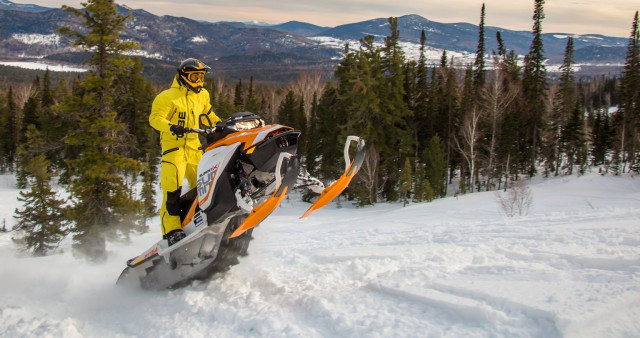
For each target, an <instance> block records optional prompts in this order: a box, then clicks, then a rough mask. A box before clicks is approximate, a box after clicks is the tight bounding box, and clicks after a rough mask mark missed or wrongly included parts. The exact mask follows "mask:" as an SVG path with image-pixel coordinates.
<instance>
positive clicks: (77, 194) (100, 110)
mask: <svg viewBox="0 0 640 338" xmlns="http://www.w3.org/2000/svg"><path fill="white" fill-rule="evenodd" d="M63 9H64V10H65V11H67V12H70V13H72V14H74V15H76V16H78V17H81V18H83V19H84V26H85V28H86V33H82V32H80V31H74V30H72V29H71V28H70V27H62V28H60V29H59V32H60V33H62V34H64V35H67V36H69V37H71V38H74V39H75V40H74V45H76V46H81V47H82V48H84V49H85V50H86V51H87V52H89V53H90V58H89V59H88V60H87V63H88V64H89V66H90V68H91V70H90V72H89V74H88V75H87V78H86V79H84V80H82V81H80V82H79V89H80V91H79V92H77V94H76V95H75V96H73V97H72V98H70V100H69V102H67V103H66V107H67V112H68V113H69V114H71V115H72V116H73V120H74V121H75V123H76V124H75V125H76V126H77V128H72V129H71V130H69V134H68V135H67V137H66V142H67V143H68V144H69V145H70V146H72V147H75V148H76V151H77V154H76V156H75V157H73V158H71V159H69V160H68V163H69V167H70V168H71V182H70V183H71V184H70V187H69V192H70V195H71V200H72V206H71V208H70V210H69V217H70V219H71V220H72V221H73V222H74V228H73V232H74V240H75V243H74V249H75V250H76V251H77V252H79V253H82V254H84V255H87V256H88V257H90V258H92V259H103V258H104V256H105V253H106V243H105V241H106V238H107V237H110V238H116V237H118V236H122V235H124V236H127V235H128V234H129V232H130V231H131V230H132V228H134V227H135V226H136V223H137V222H138V221H140V220H141V217H140V214H141V211H142V203H141V202H140V201H139V200H138V199H136V198H135V196H134V192H133V191H132V190H131V189H132V183H131V182H128V181H127V180H135V179H137V173H138V172H139V171H140V170H141V169H142V165H141V163H140V162H139V161H138V160H136V159H132V158H128V157H127V156H126V155H127V154H128V147H127V146H126V141H127V140H128V139H129V134H128V132H127V128H126V126H125V125H124V124H123V123H122V122H119V121H118V119H117V117H118V113H117V112H116V111H115V110H114V98H115V97H117V96H116V88H117V83H116V82H117V81H115V80H116V79H117V78H118V77H119V76H122V74H123V72H126V71H127V70H128V69H130V67H131V65H132V64H131V60H130V59H129V58H127V57H125V56H124V53H125V52H127V51H130V50H132V49H135V48H137V44H135V43H134V42H130V41H129V42H123V41H121V40H120V39H119V33H120V32H121V31H123V29H124V23H125V21H126V20H127V19H128V18H129V16H125V15H121V14H118V13H117V9H116V5H115V3H114V1H112V0H89V1H88V2H86V3H83V9H82V10H79V9H75V8H71V7H68V6H63ZM78 94H80V95H78Z"/></svg>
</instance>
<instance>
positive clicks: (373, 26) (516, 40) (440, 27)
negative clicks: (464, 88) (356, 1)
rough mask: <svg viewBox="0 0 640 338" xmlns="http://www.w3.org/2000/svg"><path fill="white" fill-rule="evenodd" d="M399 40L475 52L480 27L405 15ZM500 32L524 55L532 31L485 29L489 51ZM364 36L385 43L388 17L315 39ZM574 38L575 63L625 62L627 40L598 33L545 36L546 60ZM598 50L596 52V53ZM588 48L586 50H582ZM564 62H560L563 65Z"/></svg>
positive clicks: (509, 46) (561, 50)
mask: <svg viewBox="0 0 640 338" xmlns="http://www.w3.org/2000/svg"><path fill="white" fill-rule="evenodd" d="M398 30H399V31H400V41H406V42H411V43H416V44H417V43H420V35H421V32H422V30H424V31H425V33H426V38H427V41H426V45H427V46H429V47H432V48H437V49H446V50H448V51H455V52H468V53H475V51H476V49H477V46H478V26H477V25H473V24H469V23H451V24H445V23H439V22H435V21H430V20H428V19H425V18H423V17H421V16H419V15H405V16H402V17H399V18H398ZM498 31H499V32H500V34H501V36H502V39H503V40H504V42H505V45H506V46H507V48H508V49H509V50H514V51H515V52H516V53H517V54H519V55H525V54H527V53H528V51H529V46H530V44H531V38H532V35H531V32H529V31H513V30H507V29H502V28H499V27H485V45H486V48H487V50H488V51H491V50H497V45H498V43H497V40H496V32H498ZM364 35H373V36H375V37H376V38H377V41H379V42H382V41H383V39H384V37H385V36H387V35H389V24H388V22H387V19H386V18H379V19H374V20H368V21H363V22H358V23H352V24H347V25H342V26H337V27H335V28H332V29H329V30H326V31H323V32H321V33H319V34H317V35H316V36H326V37H332V38H336V39H340V40H355V41H357V40H359V39H361V38H362V37H363V36H364ZM569 36H573V38H574V48H575V50H576V55H579V56H580V59H577V58H576V62H582V61H593V62H598V61H602V62H608V61H612V60H618V61H620V60H624V56H625V53H626V46H627V42H628V41H627V39H625V38H617V37H607V36H603V35H597V34H588V35H570V34H562V33H546V34H543V42H544V49H545V52H546V54H547V57H550V58H551V57H553V56H555V55H563V54H564V50H565V47H566V45H567V38H568V37H569ZM594 47H597V48H598V52H597V53H593V52H589V51H593V50H594ZM583 48H586V49H585V51H581V49H583ZM561 62H562V59H560V63H561Z"/></svg>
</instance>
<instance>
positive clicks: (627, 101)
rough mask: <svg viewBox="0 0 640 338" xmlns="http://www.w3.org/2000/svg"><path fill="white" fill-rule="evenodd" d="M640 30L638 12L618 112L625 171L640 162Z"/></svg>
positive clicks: (616, 118) (620, 150)
mask: <svg viewBox="0 0 640 338" xmlns="http://www.w3.org/2000/svg"><path fill="white" fill-rule="evenodd" d="M638 88H640V29H639V22H638V12H637V11H636V13H635V16H634V18H633V23H632V25H631V34H630V36H629V43H628V45H627V55H626V58H625V65H624V70H623V72H622V77H621V78H620V90H619V92H620V94H619V97H620V98H619V100H620V104H619V107H618V111H617V113H616V117H615V121H616V128H617V130H618V131H619V133H618V135H617V137H618V140H617V143H618V144H619V146H618V147H619V157H618V159H617V161H618V162H620V164H622V165H623V166H622V168H620V169H619V171H622V172H624V171H625V167H626V164H627V163H630V164H631V166H634V165H635V164H636V163H638V161H640V158H639V155H638V152H639V151H640V149H639V147H640V140H639V139H638V132H639V130H640V90H639V89H638Z"/></svg>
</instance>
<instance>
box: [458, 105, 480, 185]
mask: <svg viewBox="0 0 640 338" xmlns="http://www.w3.org/2000/svg"><path fill="white" fill-rule="evenodd" d="M482 113H483V111H482V110H481V109H478V108H477V107H476V106H473V107H472V108H471V109H470V110H469V111H468V112H467V114H466V116H465V117H464V121H463V123H462V127H461V128H460V133H459V136H460V138H462V142H463V143H462V144H460V141H459V138H458V137H454V139H453V142H454V145H455V147H456V149H457V150H458V151H459V152H460V154H461V155H462V156H463V157H464V159H465V162H467V169H468V170H469V185H470V186H471V192H473V191H474V189H475V185H476V163H477V158H478V139H479V138H480V136H481V133H480V130H479V124H480V123H479V122H480V119H481V117H482V115H483V114H482Z"/></svg>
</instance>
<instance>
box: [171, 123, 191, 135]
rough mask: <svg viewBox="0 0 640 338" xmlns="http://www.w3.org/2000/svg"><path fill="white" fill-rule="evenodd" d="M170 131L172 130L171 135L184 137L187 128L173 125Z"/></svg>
mask: <svg viewBox="0 0 640 338" xmlns="http://www.w3.org/2000/svg"><path fill="white" fill-rule="evenodd" d="M169 130H171V133H172V134H173V135H176V136H177V137H182V136H184V133H186V132H187V129H186V128H185V127H183V126H181V125H177V124H172V125H171V127H169Z"/></svg>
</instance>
